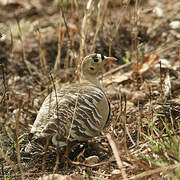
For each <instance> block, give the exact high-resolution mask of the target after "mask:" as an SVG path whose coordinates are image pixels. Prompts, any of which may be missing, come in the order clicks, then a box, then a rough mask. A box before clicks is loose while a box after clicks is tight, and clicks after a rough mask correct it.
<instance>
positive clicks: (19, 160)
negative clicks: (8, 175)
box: [16, 100, 24, 180]
mask: <svg viewBox="0 0 180 180" xmlns="http://www.w3.org/2000/svg"><path fill="white" fill-rule="evenodd" d="M21 109H22V100H20V101H19V111H18V114H17V117H16V150H17V160H18V166H19V169H20V173H21V179H22V180H24V173H23V170H22V166H21V154H20V145H19V141H18V136H19V119H20V115H21Z"/></svg>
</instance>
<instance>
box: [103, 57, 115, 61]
mask: <svg viewBox="0 0 180 180" xmlns="http://www.w3.org/2000/svg"><path fill="white" fill-rule="evenodd" d="M104 57H105V59H106V60H107V61H117V59H116V58H114V57H106V56H104Z"/></svg>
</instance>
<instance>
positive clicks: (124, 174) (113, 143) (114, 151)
mask: <svg viewBox="0 0 180 180" xmlns="http://www.w3.org/2000/svg"><path fill="white" fill-rule="evenodd" d="M106 137H107V139H108V141H109V144H110V146H111V148H112V151H113V154H114V157H115V159H116V162H117V165H118V167H119V169H120V170H121V173H122V177H123V179H124V180H125V179H126V180H127V179H128V178H127V174H126V171H125V169H124V167H123V164H122V161H121V159H120V156H119V152H118V149H117V146H116V144H115V142H114V141H113V139H112V137H111V135H110V134H109V133H108V134H107V135H106Z"/></svg>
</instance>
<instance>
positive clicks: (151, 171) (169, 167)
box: [129, 163, 180, 179]
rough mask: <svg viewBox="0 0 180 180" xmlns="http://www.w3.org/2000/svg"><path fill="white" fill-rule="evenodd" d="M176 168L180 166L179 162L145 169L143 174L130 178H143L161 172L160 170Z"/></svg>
mask: <svg viewBox="0 0 180 180" xmlns="http://www.w3.org/2000/svg"><path fill="white" fill-rule="evenodd" d="M175 168H180V163H177V164H173V165H168V166H165V167H160V168H157V169H153V170H149V171H145V172H143V173H141V174H138V175H136V176H133V177H131V178H129V179H140V178H141V179H142V178H144V177H146V176H150V175H153V174H156V173H160V172H167V171H169V170H173V169H175Z"/></svg>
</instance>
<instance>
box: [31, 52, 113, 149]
mask: <svg viewBox="0 0 180 180" xmlns="http://www.w3.org/2000/svg"><path fill="white" fill-rule="evenodd" d="M105 60H108V61H113V60H116V59H115V58H112V57H105V56H102V55H100V54H91V55H89V56H87V57H85V59H84V60H83V62H82V66H81V82H80V83H76V84H70V85H67V86H65V87H63V88H61V89H57V90H56V92H55V91H53V92H52V93H51V94H49V95H48V96H47V97H46V99H45V101H44V102H43V104H42V106H41V108H40V111H39V113H38V115H37V118H36V120H35V122H34V124H33V126H32V129H31V134H32V139H37V138H43V137H46V136H51V137H52V142H53V144H54V145H56V146H59V147H61V146H64V145H66V144H67V143H66V142H67V141H70V142H72V141H76V140H77V141H85V140H88V139H91V138H93V137H95V136H98V135H99V134H100V132H101V131H102V130H103V128H104V127H105V126H106V125H107V124H108V120H109V116H110V104H109V101H108V98H107V97H106V95H105V93H104V91H103V88H102V86H101V84H100V82H99V81H98V80H97V73H98V72H99V69H100V68H101V67H102V66H103V64H104V63H105Z"/></svg>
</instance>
